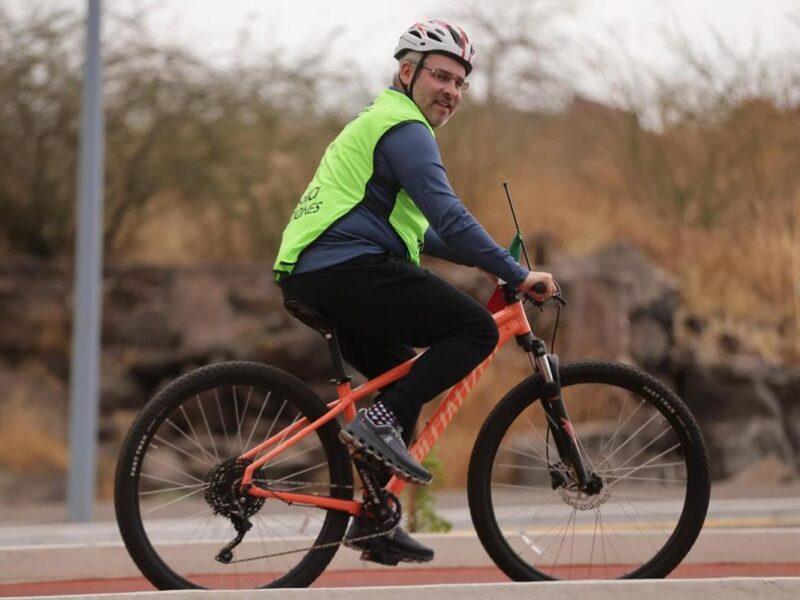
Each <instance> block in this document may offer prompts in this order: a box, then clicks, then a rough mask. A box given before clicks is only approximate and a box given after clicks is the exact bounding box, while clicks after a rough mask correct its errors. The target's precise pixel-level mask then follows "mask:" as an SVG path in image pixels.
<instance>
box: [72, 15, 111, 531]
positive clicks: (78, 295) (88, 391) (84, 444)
mask: <svg viewBox="0 0 800 600" xmlns="http://www.w3.org/2000/svg"><path fill="white" fill-rule="evenodd" d="M101 3H102V0H88V3H87V18H86V64H85V65H84V80H83V105H82V108H81V142H80V144H81V153H80V166H79V168H80V171H79V182H78V219H76V223H75V226H76V243H75V289H74V293H73V298H74V303H75V306H74V309H73V321H72V323H73V328H72V365H71V370H70V428H69V445H70V470H69V481H68V484H67V502H68V510H69V518H70V520H72V521H83V522H85V521H89V520H91V518H92V509H93V507H94V488H95V469H96V465H97V457H96V454H97V421H98V416H97V413H98V407H99V400H98V387H99V386H98V379H99V378H98V373H99V359H100V315H101V310H102V297H101V281H102V269H103V92H102V82H103V73H102V71H103V64H102V60H101V56H100V21H101V14H100V13H101Z"/></svg>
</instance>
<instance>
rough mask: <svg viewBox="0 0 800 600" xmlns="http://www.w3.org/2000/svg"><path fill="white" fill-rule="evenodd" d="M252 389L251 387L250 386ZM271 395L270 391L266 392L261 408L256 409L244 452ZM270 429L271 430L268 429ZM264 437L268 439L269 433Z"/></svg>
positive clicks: (251, 439)
mask: <svg viewBox="0 0 800 600" xmlns="http://www.w3.org/2000/svg"><path fill="white" fill-rule="evenodd" d="M250 389H251V390H252V388H250ZM271 395H272V392H267V395H266V396H265V397H264V402H262V403H261V408H260V409H259V411H258V415H257V416H256V418H255V420H254V421H253V428H252V429H251V430H250V435H249V436H247V443H246V444H245V445H244V449H245V452H246V451H248V450H250V442H252V441H253V434H255V432H256V427H258V424H259V423H260V422H261V415H263V414H264V409H265V408H266V407H267V404H268V403H269V398H270V396H271ZM270 431H271V430H270ZM264 439H269V435H266V436H265V437H264Z"/></svg>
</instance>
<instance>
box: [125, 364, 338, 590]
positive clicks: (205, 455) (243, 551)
mask: <svg viewBox="0 0 800 600" xmlns="http://www.w3.org/2000/svg"><path fill="white" fill-rule="evenodd" d="M326 410H327V409H326V407H325V405H324V403H323V402H322V401H321V400H320V399H319V397H318V396H317V395H316V394H314V393H313V392H312V391H311V390H310V389H309V388H308V387H307V386H306V385H305V384H303V383H302V382H301V381H300V380H298V379H296V378H295V377H293V376H291V375H289V374H287V373H285V372H283V371H280V370H278V369H275V368H272V367H269V366H266V365H262V364H258V363H248V362H231V363H220V364H215V365H210V366H207V367H203V368H201V369H198V370H196V371H193V372H191V373H188V374H187V375H184V376H183V377H181V378H180V379H178V380H176V381H175V382H174V383H172V384H171V385H169V386H168V387H167V388H165V389H164V390H163V391H162V392H161V393H159V394H158V395H157V396H156V397H155V398H153V399H152V400H151V401H150V402H149V403H148V404H147V405H146V406H145V408H144V410H143V411H142V413H141V414H140V415H139V417H138V418H137V420H136V421H135V423H134V425H133V427H132V428H131V430H130V432H129V433H128V436H127V438H126V440H125V442H124V444H123V447H122V450H121V453H120V457H119V460H118V463H117V472H116V481H115V486H116V487H115V506H116V513H117V522H118V524H119V528H120V532H121V534H122V539H123V540H124V542H125V545H126V547H127V548H128V551H129V552H130V554H131V557H132V558H133V560H134V561H135V562H136V564H137V566H138V567H139V568H140V569H141V571H142V573H143V574H144V575H145V576H146V577H147V578H148V579H149V580H150V581H151V582H152V583H153V585H155V586H156V587H158V588H159V589H180V588H195V587H203V588H212V589H240V588H254V587H301V586H307V585H309V584H310V583H311V582H313V581H314V580H315V579H316V578H317V577H318V576H319V575H320V573H322V571H323V570H324V569H325V567H326V566H327V565H328V563H329V562H330V560H331V559H332V558H333V555H334V554H335V552H336V550H337V549H338V544H336V542H338V541H340V540H341V539H342V537H343V535H344V531H345V527H346V525H347V522H348V518H349V515H348V514H346V513H343V512H339V511H333V510H325V509H320V508H316V507H306V506H298V505H296V504H295V505H289V504H286V503H284V502H281V501H280V500H275V499H262V498H256V497H254V496H250V495H242V494H241V493H240V492H238V487H237V486H236V482H237V481H238V480H239V479H240V478H241V476H242V473H243V470H244V465H242V464H241V463H240V462H238V461H237V460H236V459H237V458H238V457H239V456H240V455H241V454H242V453H243V452H244V451H245V450H247V449H249V448H253V447H254V446H256V445H258V444H259V443H260V442H262V441H263V440H265V439H267V438H269V437H271V436H274V435H276V434H278V433H280V432H281V431H283V430H284V429H285V428H286V427H288V426H290V425H292V424H294V423H296V422H298V421H299V420H301V419H303V418H307V419H309V420H314V419H316V418H319V417H320V416H322V415H323V414H324V413H325V412H326ZM337 433H338V425H337V424H336V422H335V421H331V422H329V423H328V424H326V425H325V426H323V427H321V428H319V429H318V430H317V431H315V432H313V433H311V434H310V435H308V436H307V437H305V438H303V439H302V440H300V441H299V442H298V443H296V444H294V445H293V446H292V447H290V448H288V449H287V450H286V451H284V452H283V453H281V454H279V455H277V456H276V457H275V458H274V459H273V460H272V461H270V462H269V463H267V464H266V465H264V466H263V467H262V468H261V469H260V470H258V471H257V472H256V474H255V480H256V482H258V483H259V484H261V485H262V486H266V487H269V488H270V489H274V490H281V491H290V490H291V491H295V492H298V493H310V494H311V493H313V494H319V495H322V496H331V497H335V498H344V499H351V498H352V497H353V480H352V469H351V466H350V459H349V456H348V454H347V452H346V450H345V449H344V447H343V446H342V445H341V443H340V442H339V440H338V437H337ZM233 514H237V515H242V514H243V515H245V516H246V518H247V520H249V522H250V523H251V524H252V527H251V528H250V529H249V531H248V532H247V533H246V534H245V536H244V539H243V541H242V542H241V544H240V545H238V546H237V547H236V548H234V549H233V560H232V561H231V562H230V563H229V564H223V563H222V562H219V561H218V560H216V559H215V557H216V556H217V555H218V554H219V553H220V551H221V550H222V549H223V548H224V547H225V546H226V545H227V544H228V543H229V542H231V541H232V540H233V539H234V538H235V537H236V528H235V527H234V520H235V518H232V517H231V515H233ZM325 544H329V545H328V546H326V547H322V548H315V549H311V547H312V546H320V545H325Z"/></svg>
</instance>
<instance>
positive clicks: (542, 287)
mask: <svg viewBox="0 0 800 600" xmlns="http://www.w3.org/2000/svg"><path fill="white" fill-rule="evenodd" d="M531 291H533V292H536V293H537V294H544V293H545V292H547V284H546V283H544V282H543V281H539V282H538V283H535V284H533V287H532V288H531Z"/></svg>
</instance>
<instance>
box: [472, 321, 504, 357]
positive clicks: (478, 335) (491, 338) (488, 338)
mask: <svg viewBox="0 0 800 600" xmlns="http://www.w3.org/2000/svg"><path fill="white" fill-rule="evenodd" d="M472 333H473V339H474V340H475V341H476V343H477V346H478V347H480V348H481V350H483V353H484V354H483V358H486V357H487V356H489V354H491V353H492V350H494V349H495V347H496V346H497V342H498V341H499V340H500V333H499V332H498V331H497V323H495V320H494V319H493V318H492V315H490V314H489V313H488V312H484V314H481V315H480V317H479V318H477V319H476V324H475V327H474V329H473V330H472Z"/></svg>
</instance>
